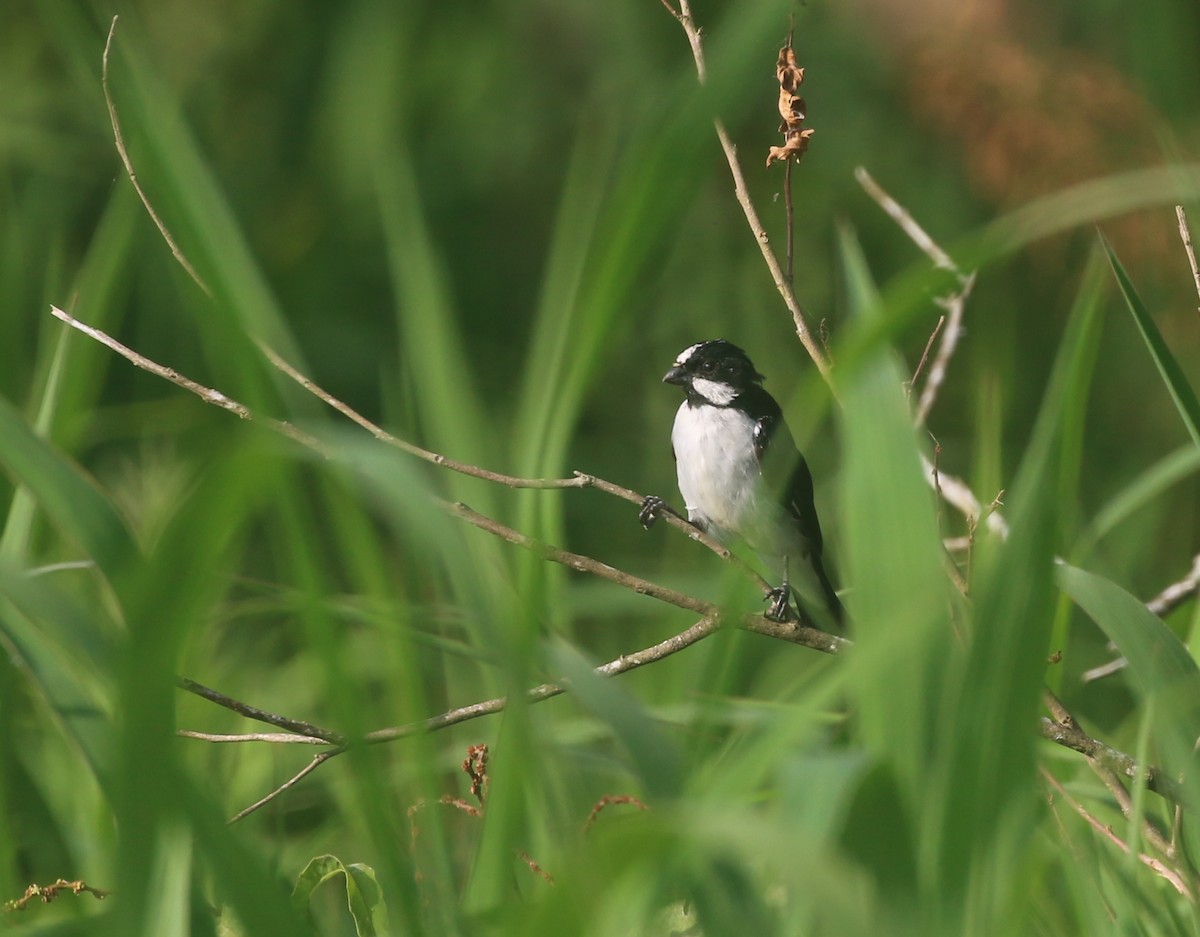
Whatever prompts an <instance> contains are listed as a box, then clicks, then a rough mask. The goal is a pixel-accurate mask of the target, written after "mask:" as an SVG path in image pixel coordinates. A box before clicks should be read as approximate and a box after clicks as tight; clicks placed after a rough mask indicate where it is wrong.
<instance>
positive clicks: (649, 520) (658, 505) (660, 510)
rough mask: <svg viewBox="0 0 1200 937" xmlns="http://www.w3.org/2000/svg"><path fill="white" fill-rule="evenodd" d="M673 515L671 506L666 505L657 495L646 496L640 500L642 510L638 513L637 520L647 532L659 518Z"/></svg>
mask: <svg viewBox="0 0 1200 937" xmlns="http://www.w3.org/2000/svg"><path fill="white" fill-rule="evenodd" d="M674 513H675V511H674V509H673V508H672V507H671V505H669V504H667V502H666V501H664V500H663V499H662V498H660V497H659V496H658V495H647V496H646V497H645V498H643V499H642V509H641V510H640V511H638V520H639V521H641V522H642V526H643V527H645V528H646V530H649V529H650V528H651V527H653V526H654V522H655V521H657V520H658V519H659V517H660V516H662V515H663V514H674Z"/></svg>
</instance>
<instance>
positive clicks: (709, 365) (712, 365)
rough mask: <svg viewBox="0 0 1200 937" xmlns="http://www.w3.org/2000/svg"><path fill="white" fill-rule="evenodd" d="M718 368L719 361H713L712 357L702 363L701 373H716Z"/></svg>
mask: <svg viewBox="0 0 1200 937" xmlns="http://www.w3.org/2000/svg"><path fill="white" fill-rule="evenodd" d="M716 370H717V363H716V362H715V361H713V360H712V359H711V358H710V359H709V360H708V361H705V362H704V363H703V364H701V365H700V373H701V374H715V373H716Z"/></svg>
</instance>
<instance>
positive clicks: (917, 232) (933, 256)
mask: <svg viewBox="0 0 1200 937" xmlns="http://www.w3.org/2000/svg"><path fill="white" fill-rule="evenodd" d="M854 177H855V178H856V179H857V180H858V183H859V185H861V186H862V187H863V189H864V190H865V191H866V193H867V194H868V195H870V196H871V198H873V199H874V200H875V201H876V203H878V205H879V207H880V208H882V209H883V210H884V211H885V212H886V213H887V214H888V216H889V217H890V218H891V219H892V220H893V221H895V222H896V224H897V225H899V226H900V230H902V231H903V232H904V233H905V234H907V235H908V237H909V239H910V240H912V242H913V243H914V244H916V245H917V247H918V248H920V250H921V251H922V252H923V253H924V254H925V256H927V257H928V258H929V259H930V260H932V261H933V265H934V266H935V267H937V268H939V269H941V270H947V271H949V272H950V273H953V274H954V276H955V278H956V279H957V280H958V285H959V289H958V291H957V292H956V293H954V294H952V295H950V296H947V297H944V298H943V299H940V300H939V301H938V302H939V304H940V305H941V306H942V307H943V308H945V310H946V312H947V313H948V314H949V317H948V318H947V319H946V328H945V332H944V333H943V334H942V342H941V345H939V346H938V352H937V355H936V356H935V357H934V359H933V365H932V366H931V367H930V369H929V377H928V378H927V379H926V381H925V388H924V390H922V391H921V397H920V399H919V400H918V402H917V410H916V415H915V417H914V419H915V422H916V424H917V426H921V425H923V424H924V422H925V420H926V419H927V418H928V416H929V411H930V410H931V409H933V405H934V403H935V402H936V400H937V395H938V391H939V390H940V389H941V386H942V382H943V381H944V380H945V377H946V369H947V367H948V365H949V363H950V359H951V358H952V357H953V355H954V352H955V349H956V348H957V347H958V340H959V338H961V336H962V318H963V309H964V307H965V306H966V302H967V297H968V296H970V295H971V290H972V288H973V287H974V286H975V274H974V273H969V274H967V273H963V272H962V270H960V269H959V267H958V264H956V263H955V262H954V260H953V259H952V258H951V257H950V255H949V254H947V253H946V252H945V251H944V250H942V248H941V247H939V246H938V244H937V242H936V241H934V239H933V238H931V237H930V236H929V234H928V233H927V232H926V231H925V229H924V228H922V227H921V226H920V225H919V224H918V223H917V221H916V219H915V218H913V216H912V215H911V214H909V212H908V210H907V209H906V208H905V207H904V206H903V205H901V204H900V203H899V202H897V201H896V200H895V199H894V198H892V197H891V196H890V195H888V193H887V192H885V191H884V189H883V187H882V186H881V185H880V184H879V183H878V182H876V181H875V180H874V178H872V176H871V174H870V173H869V172H867V170H866V169H865V168H864V167H862V166H859V167H858V168H857V169H855V170H854ZM938 328H941V323H940V321H939V324H938ZM937 331H938V329H935V330H934V334H935V335H936V334H937ZM932 341H933V339H932V337H931V338H930V342H932ZM925 352H926V354H928V352H929V348H928V346H927V347H926V349H925ZM921 360H922V362H924V356H922V359H921ZM920 370H921V369H920V366H918V368H917V371H918V373H919V372H920ZM915 384H916V375H915V374H914V375H913V385H914V386H915Z"/></svg>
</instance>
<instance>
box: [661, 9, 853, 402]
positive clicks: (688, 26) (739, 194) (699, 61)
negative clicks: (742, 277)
mask: <svg viewBox="0 0 1200 937" xmlns="http://www.w3.org/2000/svg"><path fill="white" fill-rule="evenodd" d="M663 6H664V7H666V9H667V10H668V11H669V12H670V14H671V15H672V16H673V17H675V19H676V20H677V21H678V22H679V25H680V26H682V27H683V31H684V33H685V34H686V36H687V40H688V44H689V45H690V46H691V47H692V59H693V60H694V61H695V63H696V77H697V79H698V80H699V82H700V84H705V83H706V82H707V81H708V67H707V66H706V65H705V60H704V43H703V39H702V35H701V31H700V28H699V27H698V26H697V25H696V21H695V20H694V19H693V18H692V5H691V2H690V0H679V7H678V8H675V7H673V6H671V4H670V3H669V2H667V0H663ZM713 126H714V127H715V129H716V132H717V139H718V141H720V144H721V150H722V152H724V154H725V161H726V162H727V163H728V164H729V172H730V174H731V175H732V176H733V191H734V196H735V197H736V198H737V201H738V204H739V205H740V206H741V207H742V213H743V214H744V215H745V216H746V223H747V224H748V225H749V226H750V231H751V232H752V233H753V235H754V240H755V241H756V242H757V243H758V249H759V250H760V251H761V252H762V256H763V260H764V261H765V262H766V265H767V269H768V270H769V271H770V272H771V279H772V280H774V281H775V289H777V290H778V291H779V295H780V296H781V297H782V298H783V302H784V304H785V305H786V306H787V308H788V312H790V313H791V315H792V322H793V324H794V325H795V327H796V335H797V336H798V337H799V339H800V342H801V344H803V345H804V349H805V350H806V351H807V352H808V355H809V357H810V358H812V360H813V363H814V364H815V365H816V366H817V368H818V370H820V372H821V374H822V376H823V377H824V378H825V380H826V381H827V382H829V381H830V379H831V371H830V365H829V359H828V358H827V357H826V356H825V352H824V351H823V350H822V348H821V344H820V343H819V342H818V341H817V339H816V337H815V336H814V335H813V331H812V329H811V328H810V327H809V325H808V320H807V317H806V315H805V313H804V310H803V308H802V307H801V306H800V303H799V301H798V300H797V299H796V294H795V292H794V291H793V289H792V285H791V283H789V282H788V278H787V275H786V274H785V272H784V269H783V267H782V266H781V265H780V263H779V258H778V257H776V256H775V251H773V250H772V249H771V243H770V237H769V236H768V234H767V230H766V228H764V227H763V224H762V221H760V220H759V217H758V210H757V209H756V208H755V207H754V202H753V201H751V199H750V191H749V189H748V188H747V186H746V178H745V175H744V174H743V173H742V166H741V162H740V160H739V159H738V155H737V147H736V146H734V143H733V140H732V139H730V136H729V133H728V131H726V129H725V124H724V123H723V122H722V121H721V119H720V118H719V117H714V118H713Z"/></svg>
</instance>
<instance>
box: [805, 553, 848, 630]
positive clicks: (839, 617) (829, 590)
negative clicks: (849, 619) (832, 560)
mask: <svg viewBox="0 0 1200 937" xmlns="http://www.w3.org/2000/svg"><path fill="white" fill-rule="evenodd" d="M809 559H810V560H812V568H813V572H815V573H816V574H817V581H818V582H819V583H820V584H821V592H822V593H823V594H824V596H825V605H826V606H827V607H828V608H829V611H830V613H831V614H832V615H833V617H834V619H835V620H836V621H837V623H838V624H839V625H842V624H845V622H846V609H845V608H844V607H843V606H842V600H841V599H839V598H838V594H837V590H836V589H834V588H833V583H832V582H830V581H829V576H828V575H826V573H825V566H824V564H823V563H822V562H821V557H819V556H817V555H816V554H813V555H812V556H811V557H809Z"/></svg>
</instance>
